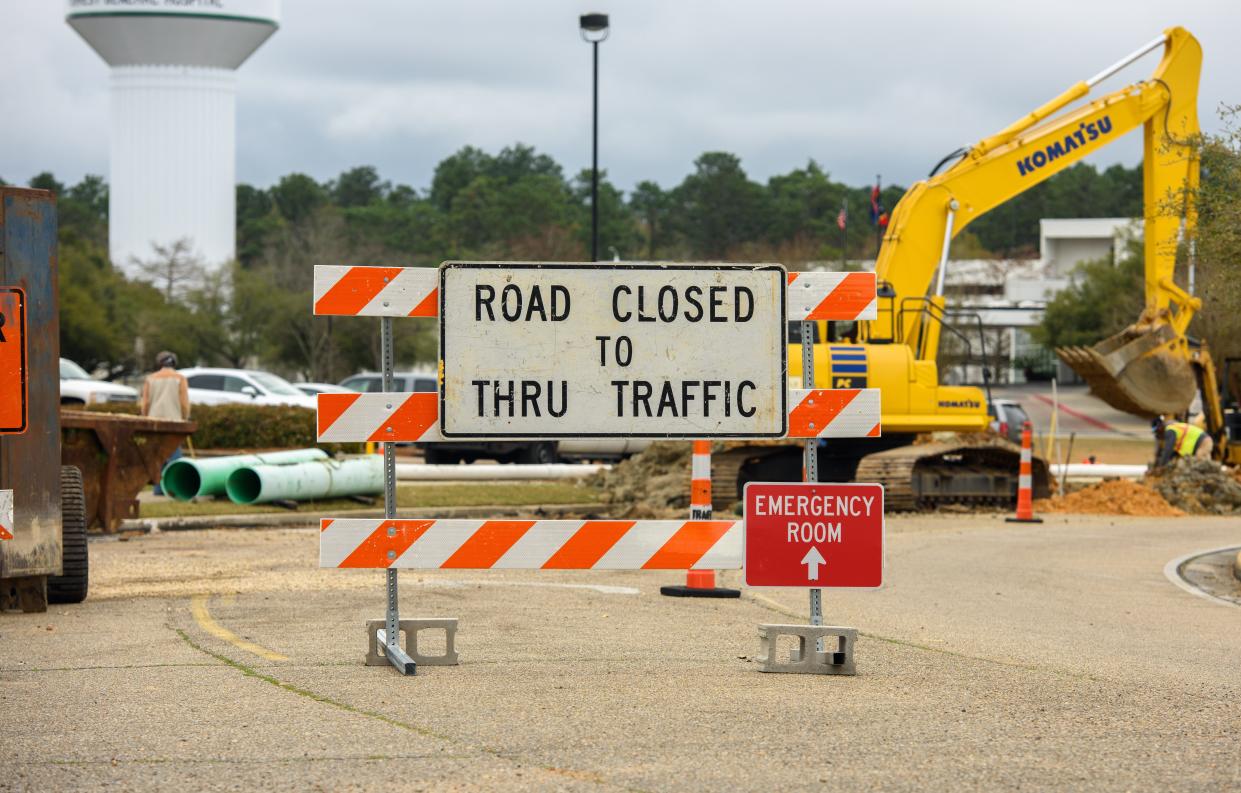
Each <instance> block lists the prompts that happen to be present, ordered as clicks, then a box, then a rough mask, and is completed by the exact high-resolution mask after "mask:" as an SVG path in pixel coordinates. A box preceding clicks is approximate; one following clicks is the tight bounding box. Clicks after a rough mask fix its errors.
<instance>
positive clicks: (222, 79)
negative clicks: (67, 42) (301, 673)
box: [66, 0, 280, 269]
mask: <svg viewBox="0 0 1241 793" xmlns="http://www.w3.org/2000/svg"><path fill="white" fill-rule="evenodd" d="M68 7H69V10H68V14H67V17H66V19H67V21H68V23H69V25H70V27H72V28H73V29H74V30H76V31H77V32H78V33H79V34H80V35H81V36H82V38H84V39H85V40H86V42H87V43H88V44H90V45H91V47H92V48H94V50H95V51H96V52H97V53H99V55H100V57H102V58H103V59H104V61H106V62H107V64H108V65H109V66H111V67H112V74H111V94H112V96H111V162H110V169H109V170H110V176H109V180H108V181H109V211H108V215H109V222H108V248H109V253H110V254H111V257H112V261H113V263H115V264H116V265H117V266H120V267H123V268H127V269H128V268H130V267H131V266H132V264H133V262H134V261H135V260H146V259H150V258H151V257H152V253H153V251H152V245H153V244H156V245H161V246H168V245H170V244H172V243H174V242H177V241H179V240H183V239H185V240H188V241H189V243H190V245H191V250H192V251H193V253H194V255H196V256H197V257H198V258H199V259H201V260H202V261H203V262H204V263H205V264H208V265H215V266H218V265H220V264H223V263H224V262H227V261H229V260H231V259H232V258H233V257H234V255H235V252H236V185H237V179H236V154H235V149H236V120H235V119H236V113H235V106H236V80H237V78H236V69H237V68H238V67H239V66H241V64H242V63H244V62H245V60H246V59H247V58H248V57H250V55H251V54H252V53H253V52H254V51H255V50H256V49H258V47H259V46H260V45H261V44H262V43H263V42H264V41H266V40H267V39H268V37H270V36H271V35H272V34H273V33H274V32H275V31H276V28H277V27H278V23H279V14H280V0H69V2H68Z"/></svg>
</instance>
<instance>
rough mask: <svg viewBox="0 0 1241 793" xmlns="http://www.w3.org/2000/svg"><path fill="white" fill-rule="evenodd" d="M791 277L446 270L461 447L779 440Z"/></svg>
mask: <svg viewBox="0 0 1241 793" xmlns="http://www.w3.org/2000/svg"><path fill="white" fill-rule="evenodd" d="M786 281H787V275H786V273H785V270H784V268H783V267H781V266H779V265H748V264H747V265H730V264H721V265H658V264H606V265H602V264H513V263H472V262H449V263H446V264H444V265H443V266H442V267H441V268H440V290H439V291H440V365H441V367H442V372H443V381H442V385H441V389H440V400H441V405H440V422H441V431H442V433H443V435H444V436H445V437H448V438H462V437H489V438H504V437H507V438H569V437H609V436H623V437H647V438H712V437H780V436H782V435H784V433H785V431H786V427H787V414H788V413H787V393H788V392H787V388H786V365H785V350H786V347H785V339H786V330H785V328H786V323H785V313H786V309H785V300H786V297H785V294H786V288H785V284H786Z"/></svg>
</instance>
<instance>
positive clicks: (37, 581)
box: [0, 187, 88, 611]
mask: <svg viewBox="0 0 1241 793" xmlns="http://www.w3.org/2000/svg"><path fill="white" fill-rule="evenodd" d="M56 228H57V224H56V198H55V196H54V195H53V194H52V193H50V192H48V191H46V190H26V189H21V188H14V187H0V286H4V287H10V288H16V289H20V290H22V293H23V294H24V304H25V312H24V313H25V330H24V332H23V331H22V329H21V328H19V327H17V326H16V325H15V323H14V321H13V320H8V318H6V320H7V321H8V324H7V326H4V325H0V328H3V329H4V330H5V331H6V332H5V333H4V334H3V339H4V340H3V341H0V344H13V343H14V340H15V339H18V340H20V341H21V343H23V344H24V345H25V357H24V361H25V367H24V368H25V383H24V388H19V387H17V384H16V383H15V382H14V380H13V378H12V377H9V378H5V380H6V382H0V400H3V401H4V403H5V404H6V405H7V406H9V407H10V408H11V407H13V404H14V403H13V400H15V399H20V400H23V401H24V404H25V422H24V424H23V425H22V426H21V427H17V428H15V429H14V434H7V435H0V489H2V490H11V491H12V492H13V505H14V509H13V529H12V535H13V537H12V539H9V540H5V541H4V542H0V610H3V609H5V608H20V609H21V610H23V611H43V610H45V609H46V608H47V603H48V600H49V598H50V599H51V601H52V602H61V603H66V602H80V601H81V600H83V599H84V598H85V597H86V587H87V569H88V560H87V547H86V514H85V505H86V499H85V496H84V494H83V491H82V477H81V473H80V472H79V471H77V470H76V469H74V468H65V469H62V467H61V464H60V376H59V372H60V365H59V364H60V322H59V295H58V288H57V259H56V254H57V249H56ZM23 336H24V338H22V337H23Z"/></svg>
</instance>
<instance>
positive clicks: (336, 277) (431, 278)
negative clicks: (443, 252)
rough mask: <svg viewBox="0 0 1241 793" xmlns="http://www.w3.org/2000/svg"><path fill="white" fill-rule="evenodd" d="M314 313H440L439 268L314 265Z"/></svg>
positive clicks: (394, 315)
mask: <svg viewBox="0 0 1241 793" xmlns="http://www.w3.org/2000/svg"><path fill="white" fill-rule="evenodd" d="M314 299H315V309H314V313H315V315H316V316H335V317H436V316H439V302H438V301H439V271H438V270H436V269H435V268H434V267H365V266H356V267H354V266H348V265H335V264H319V265H315V278H314Z"/></svg>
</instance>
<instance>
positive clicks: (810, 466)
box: [801, 322, 823, 652]
mask: <svg viewBox="0 0 1241 793" xmlns="http://www.w3.org/2000/svg"><path fill="white" fill-rule="evenodd" d="M801 385H802V388H814V323H813V322H803V323H801ZM805 444H806V449H805V455H806V462H805V469H806V476H805V480H806V481H807V482H817V481H819V440H818V438H807V439H806V441H805ZM810 624H811V625H822V624H823V590H822V589H819V588H817V587H816V588H814V589H811V590H810ZM815 649H816V650H818V651H819V652H823V637H821V636H820V637H819V638H818V639H817V640H816V643H815Z"/></svg>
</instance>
